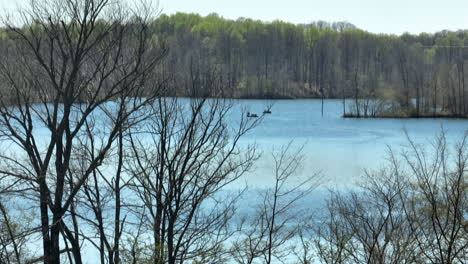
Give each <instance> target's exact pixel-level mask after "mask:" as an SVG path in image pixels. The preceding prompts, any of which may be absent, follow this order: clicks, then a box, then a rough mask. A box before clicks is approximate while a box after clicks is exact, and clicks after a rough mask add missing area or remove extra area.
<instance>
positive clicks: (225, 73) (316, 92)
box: [0, 13, 468, 117]
mask: <svg viewBox="0 0 468 264" xmlns="http://www.w3.org/2000/svg"><path fill="white" fill-rule="evenodd" d="M101 22H102V21H101ZM97 23H99V21H97ZM148 27H149V29H148V30H149V31H150V34H151V35H152V37H151V39H152V43H150V45H155V46H164V47H170V48H168V54H167V56H165V57H164V62H163V64H164V67H163V68H162V71H163V73H162V74H163V75H165V76H168V77H169V76H170V77H171V78H173V79H175V80H177V82H178V83H179V85H174V87H172V88H171V89H167V90H166V91H165V95H166V96H186V97H187V96H188V97H197V96H211V97H224V98H258V99H281V98H322V99H327V98H335V99H337V98H339V99H343V100H344V99H348V101H349V103H348V104H349V105H348V106H346V102H345V101H343V115H345V116H348V117H466V115H467V102H466V97H467V96H466V91H465V90H466V88H465V75H466V71H465V67H464V65H465V59H466V57H467V54H468V53H467V52H468V51H467V49H466V47H465V45H466V44H465V43H466V42H467V41H468V32H467V31H457V32H450V31H442V32H438V33H435V34H427V33H421V34H419V35H410V34H403V35H401V36H396V35H386V34H373V33H369V32H366V31H365V30H362V29H358V28H356V27H355V26H354V25H352V24H350V23H347V22H336V23H327V22H324V21H319V22H315V23H311V24H300V25H295V24H291V23H286V22H282V21H274V22H263V21H258V20H252V19H244V18H239V19H237V20H229V19H224V18H222V17H220V16H218V15H217V14H211V15H208V16H206V17H202V16H200V15H197V14H185V13H177V14H174V15H165V14H161V15H160V16H158V17H157V18H156V19H155V20H153V21H151V23H150V24H149V25H148ZM2 31H3V33H0V36H2V37H0V41H2V42H3V43H2V46H5V45H9V44H8V43H9V42H8V41H7V40H6V37H5V36H6V35H7V34H8V30H5V29H3V30H2ZM0 32H1V31H0ZM10 44H11V43H10ZM213 74H216V75H217V76H218V77H219V81H220V82H222V83H223V84H224V86H225V88H224V89H223V90H222V91H211V90H209V89H208V88H207V87H206V84H205V83H204V81H203V76H208V75H213ZM195 76H196V77H195ZM192 80H195V81H194V82H192ZM189 83H190V85H187V84H189ZM181 84H183V85H181ZM184 87H185V88H184ZM186 87H190V88H186Z"/></svg>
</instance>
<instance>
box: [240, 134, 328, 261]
mask: <svg viewBox="0 0 468 264" xmlns="http://www.w3.org/2000/svg"><path fill="white" fill-rule="evenodd" d="M303 147H304V146H302V147H301V148H298V149H297V150H293V147H292V142H290V143H289V144H287V145H285V146H282V147H281V148H280V149H279V150H275V149H274V150H273V152H272V157H273V160H274V163H273V164H274V165H273V166H274V167H273V170H274V185H273V186H272V187H270V188H267V189H265V190H264V191H261V193H260V194H259V195H260V197H261V201H262V202H261V203H260V204H258V205H257V209H256V211H255V212H254V214H253V215H251V216H249V217H248V218H249V219H244V222H245V223H244V227H243V230H241V234H240V238H239V239H237V240H236V241H235V242H234V243H233V249H232V250H231V252H232V255H233V257H234V259H235V260H236V261H237V262H238V263H243V264H244V263H254V262H255V261H256V260H257V259H259V258H263V261H264V263H272V262H274V261H275V259H276V260H284V258H286V257H287V255H288V252H287V249H288V248H289V247H290V245H288V243H290V242H291V241H292V239H293V238H296V237H297V235H298V233H299V226H300V225H299V224H298V222H297V221H298V220H299V217H304V215H300V214H301V210H299V209H298V208H297V204H298V202H299V201H301V200H302V199H303V198H304V197H306V196H307V195H308V194H310V192H311V191H312V190H313V189H314V188H315V187H316V186H317V185H318V184H319V180H320V177H319V176H320V175H319V174H313V175H310V176H307V177H305V178H302V179H301V178H296V177H297V176H298V173H299V170H300V168H301V167H302V166H303V162H304V156H303V154H302V150H303ZM294 181H296V182H294Z"/></svg>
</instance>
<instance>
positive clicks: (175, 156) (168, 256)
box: [126, 74, 261, 264]
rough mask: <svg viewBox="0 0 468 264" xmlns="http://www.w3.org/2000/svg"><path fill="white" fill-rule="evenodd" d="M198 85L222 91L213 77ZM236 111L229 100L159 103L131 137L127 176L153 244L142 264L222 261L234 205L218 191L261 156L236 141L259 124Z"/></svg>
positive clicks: (177, 100) (202, 99) (138, 211)
mask: <svg viewBox="0 0 468 264" xmlns="http://www.w3.org/2000/svg"><path fill="white" fill-rule="evenodd" d="M203 78H206V79H205V80H199V79H198V78H197V82H199V83H203V84H204V86H205V89H210V90H211V91H215V90H218V89H220V88H222V85H223V84H222V82H221V80H220V79H218V78H217V76H216V75H210V74H209V76H208V77H207V76H205V77H203ZM235 109H237V108H234V104H233V102H232V101H231V100H227V99H219V98H212V99H207V98H198V99H178V98H160V99H158V100H157V101H156V102H154V104H152V105H151V110H149V111H150V112H151V118H150V119H148V122H145V123H143V124H141V127H140V128H138V129H137V130H132V133H131V135H130V144H131V152H132V153H131V158H130V159H129V162H128V163H127V164H126V170H127V171H128V172H129V173H130V176H131V177H133V178H134V184H133V186H132V188H133V191H134V193H135V196H137V197H138V199H139V202H138V204H139V205H138V207H137V209H136V210H135V211H136V218H137V219H142V220H141V221H142V222H143V223H144V225H143V228H144V230H146V232H144V233H145V234H147V235H142V237H145V238H144V240H145V241H150V242H149V244H150V245H151V250H150V251H143V252H142V253H149V254H150V255H149V256H146V258H145V259H146V261H148V260H149V261H150V262H151V263H155V264H156V263H183V262H186V261H197V260H198V261H203V262H204V263H208V262H210V261H211V262H217V261H218V262H219V261H221V260H220V258H221V259H222V254H223V248H222V246H223V242H225V241H226V239H227V238H228V237H230V236H231V234H232V232H233V231H232V230H230V226H229V224H228V222H229V220H230V219H231V218H232V217H233V215H234V213H235V206H234V205H235V202H236V200H237V198H238V195H234V196H233V197H226V196H225V195H223V193H225V192H224V191H223V190H225V187H226V186H227V185H228V184H230V183H232V182H233V181H235V180H237V179H238V178H239V177H241V176H242V175H243V174H244V172H246V171H247V170H249V169H250V168H251V166H252V163H253V162H254V161H255V160H256V159H257V157H258V155H257V154H256V151H255V148H254V147H253V146H246V147H240V146H239V140H240V139H241V137H243V136H244V135H245V134H246V133H248V132H249V131H250V130H251V129H253V128H254V127H255V126H256V125H257V124H258V123H259V122H261V118H259V119H249V118H247V117H246V115H245V113H243V112H238V111H234V110H235ZM233 116H235V117H238V118H234V119H233ZM140 241H142V239H141V237H140ZM140 258H141V257H140ZM221 262H223V261H221Z"/></svg>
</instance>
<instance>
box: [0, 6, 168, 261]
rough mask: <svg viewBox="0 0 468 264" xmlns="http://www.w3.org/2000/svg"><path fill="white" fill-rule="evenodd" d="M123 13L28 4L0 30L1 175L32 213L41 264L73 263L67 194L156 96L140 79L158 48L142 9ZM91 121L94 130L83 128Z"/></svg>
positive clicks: (73, 225) (75, 237)
mask: <svg viewBox="0 0 468 264" xmlns="http://www.w3.org/2000/svg"><path fill="white" fill-rule="evenodd" d="M130 10H133V9H128V8H125V7H124V4H123V3H122V2H121V1H109V0H67V1H58V0H46V1H31V2H30V6H29V8H26V9H23V10H21V11H20V12H19V14H18V16H17V17H7V18H5V19H4V21H3V22H4V24H5V25H6V34H7V37H8V38H9V39H11V40H13V44H12V45H11V46H9V47H8V48H7V52H6V53H2V54H1V56H2V57H1V59H0V61H1V62H0V78H1V81H2V83H3V84H4V88H5V89H6V90H5V91H6V93H2V96H1V98H0V119H1V121H0V123H1V127H2V129H1V138H2V140H3V142H4V143H5V144H13V146H14V148H15V149H14V150H13V151H12V150H10V151H8V150H7V151H5V152H4V153H3V154H2V159H3V162H4V164H5V166H3V167H2V169H1V174H2V175H6V176H8V177H10V178H13V179H17V180H19V181H20V184H17V185H16V186H17V188H18V191H19V189H21V190H23V191H22V192H21V197H22V198H26V199H31V200H32V201H33V202H36V203H37V205H38V206H39V210H38V212H37V215H38V217H37V219H36V220H37V221H36V223H37V224H38V225H39V226H40V232H41V240H42V247H43V256H42V257H40V258H39V259H43V261H44V263H60V261H61V253H63V252H68V253H70V254H69V255H68V256H69V261H71V262H74V263H82V256H81V242H82V241H81V237H80V235H79V234H80V227H79V226H78V225H77V220H76V214H75V211H76V210H77V209H76V208H74V206H75V204H76V198H77V195H78V193H79V192H80V191H81V190H82V188H83V185H84V184H85V183H86V182H87V181H88V179H89V178H90V177H91V176H92V174H93V172H95V170H96V168H98V167H100V166H101V165H102V164H103V162H104V161H105V160H106V158H107V156H108V154H109V152H110V150H111V148H112V147H113V145H114V143H116V142H117V139H118V137H119V134H121V133H122V131H123V130H126V129H128V127H129V125H128V124H133V123H136V122H137V121H138V119H139V117H140V116H139V115H138V114H137V112H138V111H139V110H140V109H141V108H142V107H143V106H145V105H147V104H148V103H149V102H151V101H152V100H153V99H154V97H155V96H156V95H158V93H159V89H160V86H159V85H157V82H154V81H151V82H150V81H149V79H150V77H151V76H152V75H153V74H154V73H155V71H156V68H157V65H158V63H159V62H160V60H161V58H162V56H163V55H164V54H165V49H164V48H161V46H160V45H157V43H152V42H151V41H153V38H152V34H151V32H150V29H149V27H148V26H147V25H148V22H149V20H150V19H151V16H150V13H151V10H150V9H145V8H139V9H135V10H137V11H143V10H144V11H146V12H147V13H135V12H133V11H130ZM17 18H18V19H17ZM15 21H20V22H19V24H18V23H16V24H15ZM92 117H94V118H96V119H99V120H100V121H99V122H100V126H88V125H87V122H89V121H90V119H91V118H92ZM86 129H92V130H91V131H86ZM93 133H100V134H101V135H102V137H101V139H100V140H99V141H97V142H95V151H96V153H95V155H94V156H92V159H89V160H88V161H87V162H86V163H83V164H82V165H83V167H82V168H81V169H82V170H81V171H82V173H80V174H77V173H75V171H71V169H72V165H71V163H72V161H73V158H74V157H75V153H79V152H80V150H81V149H80V148H81V145H80V144H79V143H78V142H86V141H87V137H88V135H89V134H93ZM12 153H16V155H12ZM26 188H27V189H28V191H27V192H24V190H25V189H26ZM31 213H36V212H31ZM60 238H63V241H62V242H63V244H64V245H65V247H66V249H65V250H61V245H62V242H61V241H60Z"/></svg>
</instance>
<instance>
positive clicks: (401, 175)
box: [315, 132, 468, 263]
mask: <svg viewBox="0 0 468 264" xmlns="http://www.w3.org/2000/svg"><path fill="white" fill-rule="evenodd" d="M466 138H467V137H466V135H465V136H464V138H463V139H462V140H461V141H460V143H458V144H457V145H456V147H455V148H454V149H453V150H452V151H449V149H448V148H449V144H448V143H447V141H446V138H445V132H442V133H441V135H439V136H438V137H437V138H436V141H435V143H434V144H433V145H432V149H431V151H428V150H427V148H423V147H422V146H420V145H417V144H416V143H415V142H414V141H412V140H411V139H410V138H409V137H408V142H409V146H407V147H406V148H404V150H403V151H402V153H401V155H396V154H394V152H393V151H390V155H389V157H390V159H389V161H390V163H389V164H390V165H389V166H388V168H386V169H382V170H380V171H377V172H374V173H367V176H366V177H365V183H364V184H362V185H360V188H359V189H358V190H357V191H351V192H347V193H334V194H332V196H331V198H330V200H329V202H328V207H327V215H326V218H325V219H326V220H325V221H324V222H323V225H322V227H320V228H318V232H317V234H318V235H317V238H316V242H315V244H316V250H317V252H318V256H319V258H320V259H321V260H322V261H323V262H325V263H465V262H466V252H467V247H468V241H467V236H466V234H467V232H466V211H467V208H466V206H467V203H466V201H467V198H468V195H467V192H468V189H467V184H466V179H467V177H466V160H467V155H466ZM452 155H453V157H454V158H453V159H452V160H451V161H450V158H451V157H452Z"/></svg>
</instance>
